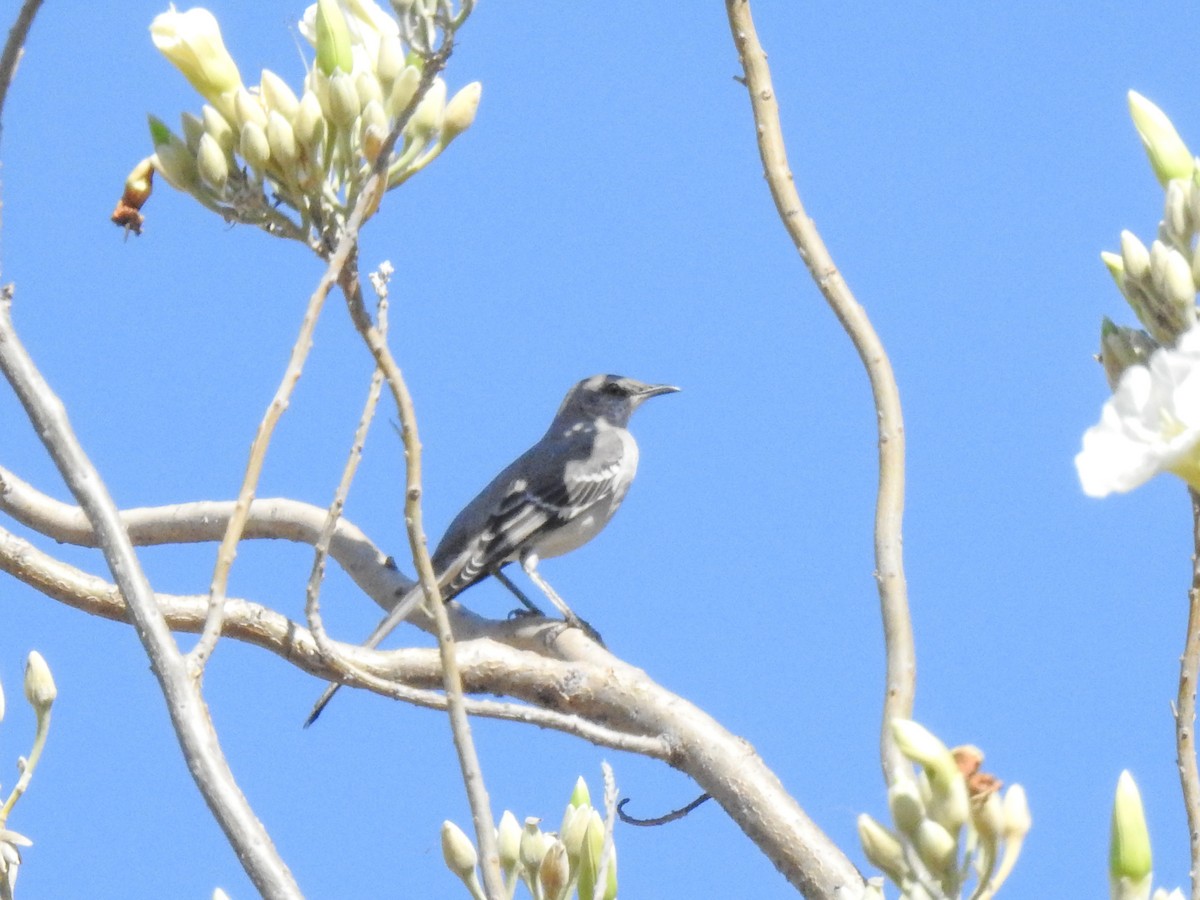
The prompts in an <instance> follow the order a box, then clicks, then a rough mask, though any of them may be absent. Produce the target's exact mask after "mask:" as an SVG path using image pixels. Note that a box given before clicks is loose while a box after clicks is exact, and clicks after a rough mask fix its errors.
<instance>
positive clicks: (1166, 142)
mask: <svg viewBox="0 0 1200 900" xmlns="http://www.w3.org/2000/svg"><path fill="white" fill-rule="evenodd" d="M1129 114H1130V116H1131V117H1132V118H1133V126H1134V127H1135V128H1136V129H1137V133H1138V137H1140V138H1141V139H1142V146H1143V147H1145V148H1146V155H1147V156H1148V157H1150V165H1151V166H1152V167H1153V169H1154V174H1155V176H1157V178H1158V181H1159V183H1160V184H1161V185H1163V187H1166V185H1167V182H1169V181H1170V180H1171V179H1172V178H1191V177H1192V172H1193V171H1194V169H1195V167H1196V162H1195V160H1194V159H1193V157H1192V153H1191V151H1190V150H1188V148H1187V144H1185V143H1184V142H1183V138H1181V137H1180V136H1179V132H1178V131H1176V130H1175V126H1174V125H1172V124H1171V120H1170V119H1168V118H1167V116H1166V113H1164V112H1163V111H1162V110H1161V109H1159V108H1158V107H1157V106H1155V105H1154V104H1153V103H1151V102H1150V101H1149V100H1147V99H1146V98H1145V97H1143V96H1142V95H1141V94H1139V93H1138V92H1137V91H1130V92H1129Z"/></svg>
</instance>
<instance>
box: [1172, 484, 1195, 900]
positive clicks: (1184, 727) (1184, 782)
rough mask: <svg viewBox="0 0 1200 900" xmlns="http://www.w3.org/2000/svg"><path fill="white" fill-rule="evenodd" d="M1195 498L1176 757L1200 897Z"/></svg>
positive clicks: (1191, 872) (1192, 872)
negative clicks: (1190, 582) (1190, 579)
mask: <svg viewBox="0 0 1200 900" xmlns="http://www.w3.org/2000/svg"><path fill="white" fill-rule="evenodd" d="M1188 496H1189V497H1191V501H1192V523H1193V525H1192V528H1193V534H1194V541H1195V544H1194V546H1195V551H1194V555H1193V556H1192V588H1191V590H1190V591H1188V621H1187V635H1186V637H1185V639H1184V645H1183V655H1182V656H1181V657H1180V658H1179V694H1178V696H1177V697H1176V700H1175V761H1176V764H1177V765H1178V767H1179V782H1180V786H1181V787H1182V788H1183V806H1184V809H1185V810H1186V811H1187V823H1188V847H1189V848H1190V850H1191V869H1190V870H1189V872H1188V877H1189V879H1190V880H1191V883H1192V890H1191V898H1192V900H1200V770H1198V769H1197V766H1196V731H1195V728H1196V678H1197V675H1198V673H1200V493H1197V492H1196V491H1194V490H1189V491H1188Z"/></svg>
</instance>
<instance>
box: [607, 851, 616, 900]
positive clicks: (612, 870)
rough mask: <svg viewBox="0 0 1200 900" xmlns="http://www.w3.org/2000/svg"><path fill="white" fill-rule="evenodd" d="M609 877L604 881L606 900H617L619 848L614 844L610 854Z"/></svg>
mask: <svg viewBox="0 0 1200 900" xmlns="http://www.w3.org/2000/svg"><path fill="white" fill-rule="evenodd" d="M606 872H607V875H606V876H605V879H604V900H617V847H616V845H615V844H614V845H613V847H612V850H611V851H610V852H609V854H608V868H607V869H606Z"/></svg>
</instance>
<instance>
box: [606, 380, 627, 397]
mask: <svg viewBox="0 0 1200 900" xmlns="http://www.w3.org/2000/svg"><path fill="white" fill-rule="evenodd" d="M603 390H604V393H606V394H608V395H609V396H610V397H621V396H623V395H624V394H625V389H624V388H622V387H621V383H620V382H619V381H610V382H609V383H608V384H606V385H605V386H604V388H603Z"/></svg>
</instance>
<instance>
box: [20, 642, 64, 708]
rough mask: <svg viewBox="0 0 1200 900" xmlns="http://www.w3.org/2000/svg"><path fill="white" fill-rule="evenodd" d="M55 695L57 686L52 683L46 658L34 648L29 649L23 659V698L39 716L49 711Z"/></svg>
mask: <svg viewBox="0 0 1200 900" xmlns="http://www.w3.org/2000/svg"><path fill="white" fill-rule="evenodd" d="M57 696H58V687H57V686H55V684H54V676H53V675H51V674H50V667H49V666H48V665H46V660H44V659H43V658H42V654H40V653H38V652H37V651H36V650H30V651H29V656H28V657H27V658H26V660H25V699H26V700H28V701H29V705H30V706H32V707H33V711H34V712H35V713H37V714H38V716H39V717H41V716H43V715H45V714H46V713H48V712H49V711H50V707H51V706H53V705H54V698H55V697H57Z"/></svg>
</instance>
